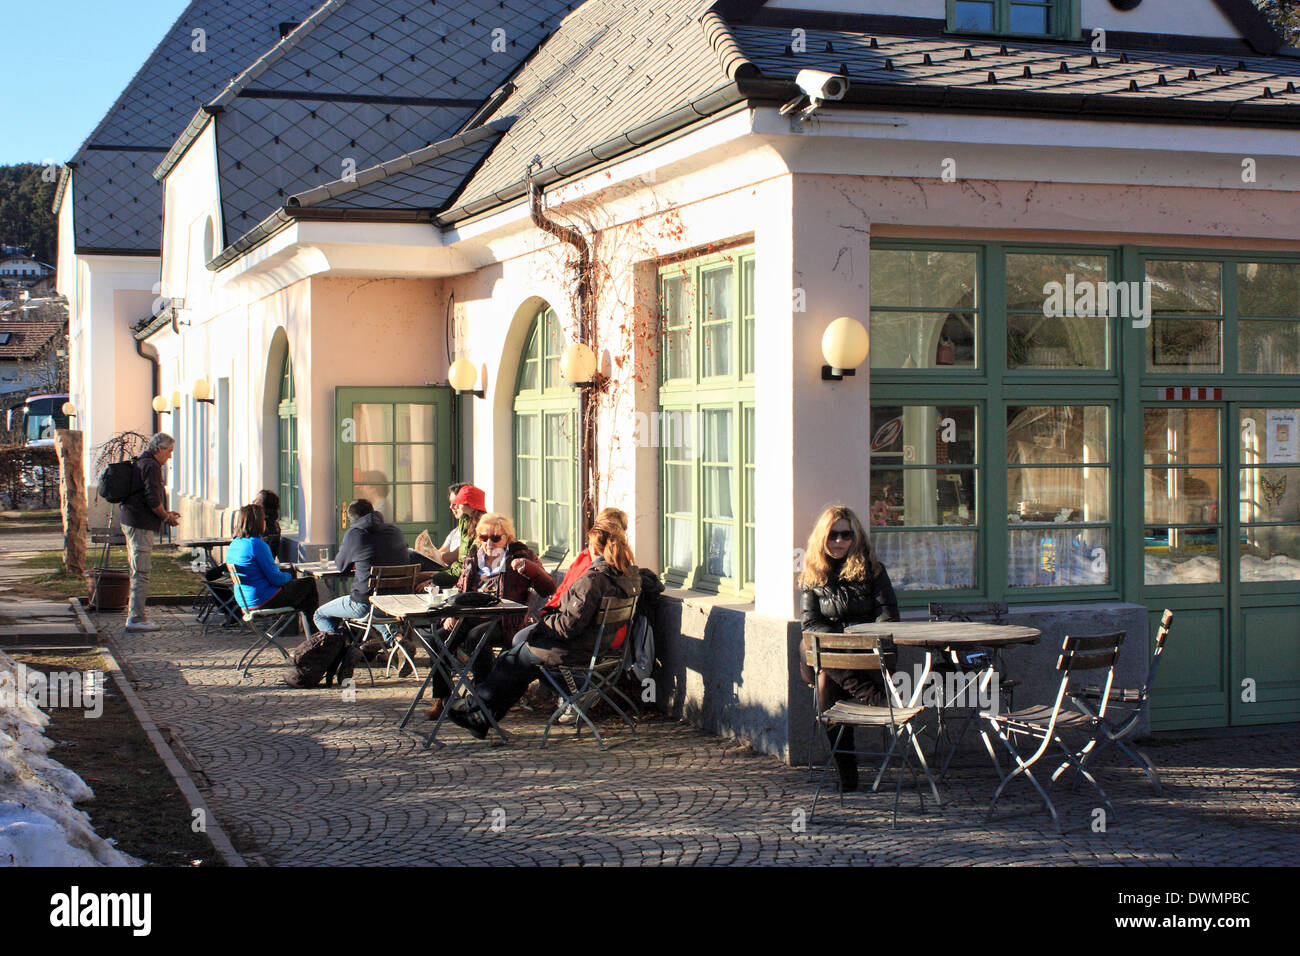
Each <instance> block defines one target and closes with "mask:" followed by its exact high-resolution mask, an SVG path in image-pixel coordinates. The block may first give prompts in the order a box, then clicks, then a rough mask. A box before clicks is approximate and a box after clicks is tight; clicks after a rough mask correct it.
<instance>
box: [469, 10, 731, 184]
mask: <svg viewBox="0 0 1300 956" xmlns="http://www.w3.org/2000/svg"><path fill="white" fill-rule="evenodd" d="M712 3H713V0H587V2H586V3H584V4H583V5H582V6H580V7H578V9H576V10H575V11H574V12H573V13H571V14H570V15H569V16H568V17H566V18H565V19H564V22H563V24H562V26H561V28H560V30H559V31H558V32H557V33H556V34H555V35H554V36H552V37H551V38H550V39H549V40H547V42H546V43H545V44H544V45H543V46H542V48H541V49H540V50H538V51H537V55H536V56H534V57H533V58H532V60H530V61H529V63H528V64H527V65H526V66H525V67H524V68H523V69H522V70H521V71H520V72H519V74H518V75H517V76H516V77H515V78H514V84H515V92H514V93H513V94H511V96H510V97H509V98H507V99H506V101H505V102H504V103H503V104H502V106H501V113H503V114H511V115H514V116H517V117H518V120H517V122H516V123H515V125H514V126H513V127H511V129H510V132H508V133H507V134H506V135H505V136H504V137H503V138H502V141H501V143H500V144H499V145H498V146H497V148H496V149H495V150H493V151H492V153H491V155H490V156H489V157H488V158H487V160H486V161H485V162H484V163H483V165H482V167H481V168H480V169H479V170H478V172H477V173H476V174H475V175H474V177H473V179H471V180H470V182H469V183H468V184H467V185H466V188H465V190H464V192H463V194H462V195H461V196H460V197H458V199H457V205H458V207H470V208H473V206H474V205H475V204H476V203H480V204H481V203H482V202H484V201H485V200H488V199H489V198H490V197H492V196H493V194H494V193H498V192H499V191H502V190H505V189H507V188H508V187H512V186H516V187H517V185H518V184H519V183H520V182H521V181H522V180H523V177H524V172H525V169H526V167H527V166H528V163H529V161H530V160H531V159H532V158H533V157H534V156H536V155H540V156H541V157H542V164H543V167H549V166H553V165H554V164H557V163H560V162H561V161H563V160H567V159H570V158H572V157H578V156H581V155H583V154H584V153H589V152H590V151H591V150H593V149H594V148H596V147H600V146H602V145H603V144H609V148H610V149H611V150H613V149H617V148H618V146H617V144H616V143H615V142H611V141H617V140H619V139H620V138H621V137H624V136H625V134H627V133H628V131H630V130H633V129H634V128H636V127H638V126H640V125H641V124H643V123H645V122H646V121H648V120H653V119H655V118H657V117H660V116H663V115H664V114H669V113H672V112H673V111H674V110H677V109H680V108H683V107H686V106H688V104H690V103H692V102H694V101H696V100H699V99H701V98H704V97H706V96H707V95H708V94H710V93H714V92H715V91H717V90H719V89H721V88H724V87H727V86H730V85H731V80H732V77H731V75H730V74H729V66H731V67H734V66H736V65H738V63H742V62H743V58H738V57H736V51H735V50H734V49H733V48H732V47H731V46H729V44H728V39H727V37H726V36H725V31H724V30H721V29H719V28H720V27H721V24H720V22H719V23H716V24H714V28H713V29H710V26H709V24H707V23H705V22H704V20H703V18H704V17H705V14H706V12H707V11H708V9H709V7H710V6H711V5H712ZM713 19H714V20H716V18H713ZM732 61H736V62H732ZM700 115H702V114H700ZM697 118H698V117H697ZM632 145H633V144H632V143H631V142H630V141H626V140H625V141H624V142H623V144H622V146H623V148H630V147H631V146H632ZM516 191H517V189H516Z"/></svg>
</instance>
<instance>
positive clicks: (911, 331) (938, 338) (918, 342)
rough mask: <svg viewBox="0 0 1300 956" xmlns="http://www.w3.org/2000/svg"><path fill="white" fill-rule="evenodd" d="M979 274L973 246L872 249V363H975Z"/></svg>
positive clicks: (899, 365) (918, 365)
mask: <svg viewBox="0 0 1300 956" xmlns="http://www.w3.org/2000/svg"><path fill="white" fill-rule="evenodd" d="M978 273H979V258H978V255H977V254H976V253H975V252H974V251H970V252H965V251H947V250H914V249H879V250H877V249H873V250H872V251H871V367H872V368H898V369H902V368H906V369H914V368H940V367H944V368H949V367H951V368H958V369H971V368H974V367H975V366H976V365H977V363H978V359H977V356H976V350H975V342H976V337H977V334H978V331H979V322H980V309H979V308H978V306H977V302H976V297H977V294H979V289H978V282H977V276H978ZM980 297H981V298H982V295H980Z"/></svg>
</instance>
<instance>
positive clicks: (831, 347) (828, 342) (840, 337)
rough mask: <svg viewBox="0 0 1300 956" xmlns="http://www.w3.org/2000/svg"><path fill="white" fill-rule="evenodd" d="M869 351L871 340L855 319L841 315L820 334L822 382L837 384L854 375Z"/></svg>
mask: <svg viewBox="0 0 1300 956" xmlns="http://www.w3.org/2000/svg"><path fill="white" fill-rule="evenodd" d="M870 351H871V338H870V336H868V335H867V330H866V328H865V327H863V325H862V323H861V322H859V321H858V320H857V319H851V318H849V317H848V316H847V315H842V316H840V317H839V318H838V319H836V320H835V321H834V322H832V323H831V324H830V325H828V326H826V331H825V332H823V333H822V357H823V358H825V359H826V361H827V363H828V364H826V365H823V366H822V380H823V381H827V382H838V381H840V380H841V379H842V378H844V376H845V375H856V374H857V368H858V366H859V365H861V364H862V363H863V362H865V361H866V360H867V354H868V353H869V352H870Z"/></svg>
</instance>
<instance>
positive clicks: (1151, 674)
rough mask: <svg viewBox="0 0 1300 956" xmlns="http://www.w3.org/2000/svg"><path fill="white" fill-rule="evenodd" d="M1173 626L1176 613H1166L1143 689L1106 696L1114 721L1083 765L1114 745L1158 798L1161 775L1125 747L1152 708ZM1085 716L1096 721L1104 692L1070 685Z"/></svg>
mask: <svg viewBox="0 0 1300 956" xmlns="http://www.w3.org/2000/svg"><path fill="white" fill-rule="evenodd" d="M1173 623H1174V612H1173V611H1171V610H1169V609H1168V608H1166V609H1165V613H1164V614H1163V615H1162V616H1161V619H1160V630H1159V631H1158V632H1157V633H1156V648H1155V651H1154V652H1153V653H1152V655H1151V666H1150V667H1149V668H1148V669H1147V679H1146V681H1145V682H1144V683H1143V684H1142V686H1141V687H1140V688H1137V689H1134V688H1129V687H1123V688H1118V687H1117V688H1112V689H1111V691H1110V693H1109V694H1108V695H1106V699H1107V700H1108V701H1109V703H1110V704H1111V705H1112V707H1114V708H1116V709H1118V711H1119V712H1118V713H1117V714H1115V717H1114V719H1113V720H1112V719H1106V720H1103V721H1102V723H1101V733H1102V736H1101V739H1100V741H1099V742H1098V744H1097V747H1096V748H1095V749H1094V750H1093V751H1092V752H1091V753H1089V754H1088V755H1087V757H1086V758H1085V759H1084V760H1083V761H1082V763H1083V764H1084V765H1085V766H1086V765H1087V764H1088V763H1089V762H1090V761H1092V760H1095V759H1096V758H1097V755H1098V754H1099V753H1101V752H1102V751H1103V750H1105V749H1106V748H1107V747H1109V746H1111V745H1112V744H1114V745H1115V746H1116V747H1118V748H1119V749H1120V750H1122V751H1123V752H1124V753H1125V754H1127V755H1128V758H1129V759H1130V760H1132V761H1133V762H1134V763H1135V764H1137V765H1138V767H1140V768H1141V770H1142V772H1143V773H1145V774H1146V775H1147V779H1148V780H1150V781H1151V787H1152V789H1153V790H1155V792H1156V795H1157V796H1159V795H1160V793H1161V790H1160V774H1159V772H1157V770H1156V768H1155V764H1153V763H1152V762H1151V758H1150V757H1148V756H1147V755H1146V754H1145V753H1144V752H1143V751H1141V750H1139V749H1138V748H1137V747H1133V748H1131V749H1130V748H1129V746H1128V744H1126V743H1124V740H1125V738H1127V737H1130V736H1132V734H1133V733H1134V732H1136V730H1137V729H1138V727H1139V726H1140V725H1141V724H1142V718H1143V716H1145V714H1146V713H1147V710H1148V709H1149V707H1150V704H1151V685H1152V683H1153V682H1154V681H1155V679H1156V671H1157V670H1158V669H1159V667H1160V655H1161V654H1163V653H1164V652H1165V642H1166V641H1168V639H1169V628H1170V626H1171V625H1172V624H1173ZM1065 693H1066V694H1067V695H1068V696H1069V697H1070V699H1071V701H1072V702H1073V703H1074V706H1075V707H1077V708H1078V709H1079V710H1080V711H1081V712H1082V713H1084V714H1086V715H1087V716H1089V717H1096V716H1098V714H1097V706H1098V704H1099V703H1100V702H1101V699H1102V690H1101V688H1100V687H1099V686H1097V685H1096V684H1088V685H1086V686H1079V685H1073V684H1072V685H1071V686H1070V687H1069V688H1068V689H1067V690H1066V692H1065ZM1078 785H1079V775H1078V774H1076V775H1075V778H1074V786H1076V787H1077V786H1078Z"/></svg>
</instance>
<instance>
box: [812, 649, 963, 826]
mask: <svg viewBox="0 0 1300 956" xmlns="http://www.w3.org/2000/svg"><path fill="white" fill-rule="evenodd" d="M803 653H804V660H805V661H806V662H807V664H808V666H809V667H811V668H812V669H813V673H814V675H816V676H815V677H814V679H813V712H814V713H815V714H816V718H815V720H816V723H815V725H814V733H816V731H817V730H818V729H820V730H823V731H824V730H826V729H827V728H829V727H830V725H831V724H836V725H838V726H839V731H838V732H837V733H836V734H835V740H834V741H833V742H832V744H831V751H830V753H829V754H827V756H826V763H825V764H823V765H822V772H821V776H820V777H819V778H818V780H817V790H816V792H815V793H814V794H813V802H812V809H811V810H810V811H809V813H808V821H809V822H812V819H813V815H814V814H815V813H816V812H817V801H818V799H819V798H820V797H821V792H822V787H823V785H824V784H825V783H826V773H827V771H829V770H830V766H831V762H832V761H833V760H834V759H835V755H836V754H849V753H852V754H860V755H862V756H868V757H869V756H876V757H881V758H882V760H881V764H880V769H879V770H878V771H877V772H876V779H875V781H874V783H873V784H872V787H871V789H872V790H873V791H874V790H875V789H876V788H877V787H879V785H880V781H881V778H882V777H883V776H884V774H885V771H886V770H887V769H888V768H889V764H890V763H891V762H892V761H893V758H894V753H895V751H896V750H897V749H898V745H899V744H900V743H903V742H904V741H906V744H909V745H910V746H904V747H903V751H902V753H903V756H902V763H901V764H900V765H899V768H898V783H897V785H896V786H895V787H894V817H893V823H892V824H891V827H892V828H895V829H896V828H897V827H898V801H899V799H900V797H901V796H902V792H903V778H904V777H905V776H906V775H907V771H908V769H909V767H908V764H909V761H910V760H911V756H912V754H913V753H915V754H916V759H917V761H918V762H919V764H920V767H921V770H922V771H923V772H924V773H925V779H926V780H927V781H928V782H929V784H930V792H931V793H932V794H933V795H934V802H935V803H936V804H937V805H939V806H940V807H942V806H943V801H942V800H940V799H939V788H938V787H937V786H935V782H934V777H932V776H931V775H930V767H929V765H928V764H927V763H926V762H925V754H924V752H923V751H922V750H921V744H920V742H919V741H918V740H917V737H916V728H915V727H913V726H912V723H913V721H915V720H916V718H917V717H919V716H920V715H921V714H922V713H924V712H925V710H926V708H925V707H916V706H910V705H905V704H904V703H903V701H902V699H901V698H900V697H899V696H898V688H897V687H895V686H894V682H893V680H891V678H890V674H889V670H888V668H887V667H886V666H885V658H886V657H888V656H892V654H893V653H894V640H893V635H891V634H887V633H885V634H822V633H818V632H816V631H806V632H805V633H804V636H803ZM823 670H842V671H879V672H880V675H881V677H883V678H884V684H885V706H884V707H881V706H879V705H877V704H863V703H859V702H858V701H856V700H841V701H836V702H835V703H834V704H832V705H831V706H830V707H828V708H826V709H825V710H823V709H822V701H821V695H820V693H819V692H818V686H819V685H820V683H821V681H820V677H821V672H822V671H823ZM847 727H877V728H879V729H880V731H881V741H882V745H883V743H884V742H885V741H888V742H889V748H888V749H887V750H881V751H880V752H878V753H869V752H864V751H859V750H857V749H856V748H855V749H854V750H841V749H840V744H841V743H842V742H843V740H844V731H845V728H847ZM810 759H811V758H810ZM912 778H913V780H914V782H915V783H916V784H917V788H916V793H917V797H918V798H919V799H920V801H921V811H922V812H925V794H924V793H923V792H922V789H921V786H920V782H921V780H920V777H919V776H918V775H917V773H916V770H915V769H913V770H912ZM843 804H844V795H843V794H842V793H841V794H840V805H841V806H843Z"/></svg>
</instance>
